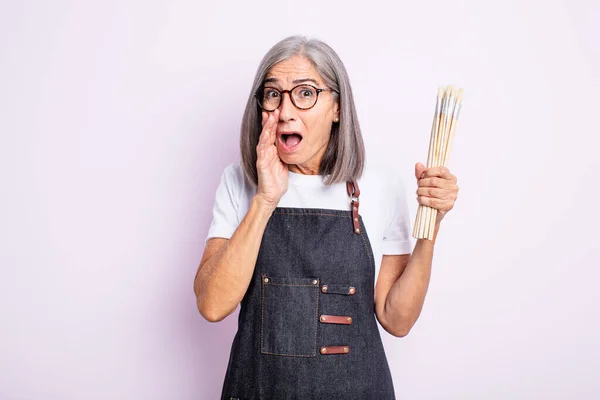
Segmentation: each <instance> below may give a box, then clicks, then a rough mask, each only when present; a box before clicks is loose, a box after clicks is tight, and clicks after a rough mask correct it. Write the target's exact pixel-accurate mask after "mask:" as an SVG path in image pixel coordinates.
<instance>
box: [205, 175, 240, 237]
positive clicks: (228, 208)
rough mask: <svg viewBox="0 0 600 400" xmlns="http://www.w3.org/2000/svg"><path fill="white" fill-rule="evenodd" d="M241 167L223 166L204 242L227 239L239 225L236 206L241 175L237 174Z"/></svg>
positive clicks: (237, 205) (237, 204) (237, 206)
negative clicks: (213, 239)
mask: <svg viewBox="0 0 600 400" xmlns="http://www.w3.org/2000/svg"><path fill="white" fill-rule="evenodd" d="M240 168H241V167H240V166H239V165H236V164H231V165H229V166H228V167H226V168H225V170H224V171H223V174H222V175H221V181H220V183H219V186H218V187H217V192H216V194H215V203H214V206H213V218H212V222H211V224H210V228H209V229H208V236H207V237H206V240H205V242H208V240H210V239H212V238H216V237H218V238H225V239H229V238H230V237H231V236H232V235H233V232H235V230H236V229H237V227H238V225H239V220H238V212H237V211H238V208H239V200H240V195H241V192H242V185H243V176H239V175H240V174H239V171H237V170H238V169H240Z"/></svg>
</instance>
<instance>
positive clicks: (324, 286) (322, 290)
mask: <svg viewBox="0 0 600 400" xmlns="http://www.w3.org/2000/svg"><path fill="white" fill-rule="evenodd" d="M321 292H323V293H327V285H323V286H322V287H321Z"/></svg>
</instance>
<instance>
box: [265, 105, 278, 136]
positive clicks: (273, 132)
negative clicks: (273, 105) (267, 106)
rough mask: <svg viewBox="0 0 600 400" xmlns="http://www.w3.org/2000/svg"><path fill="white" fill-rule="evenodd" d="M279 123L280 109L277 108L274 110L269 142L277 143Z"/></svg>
mask: <svg viewBox="0 0 600 400" xmlns="http://www.w3.org/2000/svg"><path fill="white" fill-rule="evenodd" d="M278 123H279V109H278V108H277V109H276V110H275V111H273V122H272V125H271V133H270V135H269V140H268V142H267V143H273V144H275V139H276V138H277V125H278Z"/></svg>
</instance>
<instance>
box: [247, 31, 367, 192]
mask: <svg viewBox="0 0 600 400" xmlns="http://www.w3.org/2000/svg"><path fill="white" fill-rule="evenodd" d="M296 55H300V56H304V57H306V58H307V59H308V60H310V62H311V63H312V64H313V65H314V67H315V69H316V70H317V72H318V73H319V75H320V76H321V77H322V78H323V80H324V81H325V84H326V85H327V87H329V88H331V89H334V90H336V91H337V93H336V92H331V93H332V94H333V95H334V96H335V97H334V99H335V100H338V101H339V110H340V121H339V123H335V124H333V125H332V128H331V136H330V139H329V144H328V146H327V149H326V151H325V154H324V156H323V160H322V161H321V165H320V167H319V174H320V175H324V176H326V178H325V184H327V185H331V184H334V183H341V182H346V181H354V180H357V179H358V178H360V177H361V176H362V172H363V168H364V165H365V161H366V156H365V146H364V142H363V138H362V134H361V131H360V126H359V124H358V118H357V115H356V107H355V106H354V97H353V96H352V88H351V87H350V79H349V78H348V73H347V72H346V68H345V67H344V64H343V63H342V60H341V59H340V58H339V56H338V55H337V54H336V52H335V51H334V50H333V49H332V48H331V47H329V46H328V45H327V44H325V43H323V42H322V41H320V40H317V39H308V38H306V37H303V36H290V37H288V38H286V39H283V40H282V41H280V42H279V43H277V44H275V45H274V46H273V47H272V48H271V49H270V50H269V51H268V52H267V54H266V55H265V56H264V58H263V59H262V61H261V63H260V65H259V66H258V69H257V71H256V76H255V78H254V83H253V85H252V91H251V92H250V96H249V98H248V102H247V103H246V110H245V112H244V117H243V119H242V127H241V133H240V151H241V156H242V167H243V168H244V172H245V174H246V178H247V179H248V180H249V181H250V182H253V183H254V184H255V185H258V174H257V171H256V159H257V155H256V146H257V145H258V139H259V137H260V133H261V132H262V117H261V110H260V108H259V105H258V101H257V99H256V97H255V96H254V94H255V93H256V92H257V91H258V90H259V89H260V88H262V85H263V84H264V80H265V77H266V75H267V73H268V72H269V70H270V69H271V68H272V67H273V66H274V65H275V64H278V63H280V62H282V61H285V60H287V59H289V58H292V57H293V56H296ZM338 93H339V94H338Z"/></svg>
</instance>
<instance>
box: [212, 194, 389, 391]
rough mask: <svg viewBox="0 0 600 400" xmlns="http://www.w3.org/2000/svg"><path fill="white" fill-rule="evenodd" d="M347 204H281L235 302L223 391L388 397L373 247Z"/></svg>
mask: <svg viewBox="0 0 600 400" xmlns="http://www.w3.org/2000/svg"><path fill="white" fill-rule="evenodd" d="M347 187H348V193H349V195H350V198H351V202H350V210H349V211H344V210H329V209H315V208H285V207H278V208H276V209H275V211H274V212H273V215H272V216H271V218H270V219H269V222H268V224H267V227H266V230H265V233H264V236H263V239H262V243H261V246H260V250H259V254H258V258H257V261H256V266H255V269H254V275H253V278H252V281H251V282H250V285H249V287H248V290H247V292H246V295H245V296H244V298H243V300H242V302H241V309H240V313H239V320H238V331H237V333H236V335H235V338H234V340H233V344H232V349H231V354H230V358H229V364H228V367H227V373H226V376H225V382H224V384H223V392H222V394H221V399H222V400H232V399H233V400H271V399H278V400H282V399H302V400H304V399H327V400H337V399H340V400H341V399H345V400H346V399H361V400H365V399H366V400H371V399H378V400H392V399H395V396H394V388H393V383H392V377H391V374H390V370H389V367H388V363H387V359H386V356H385V352H384V349H383V344H382V342H381V337H380V335H379V329H378V326H377V321H376V318H375V305H374V300H373V299H374V276H375V265H374V258H373V252H372V249H371V245H370V242H369V238H368V236H367V232H366V230H365V227H364V224H363V221H362V218H361V217H360V215H359V214H358V195H359V194H360V191H359V190H358V186H357V185H356V184H355V183H351V182H349V183H348V184H347Z"/></svg>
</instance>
